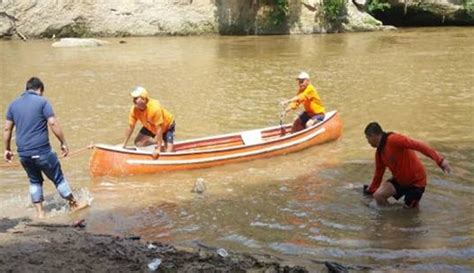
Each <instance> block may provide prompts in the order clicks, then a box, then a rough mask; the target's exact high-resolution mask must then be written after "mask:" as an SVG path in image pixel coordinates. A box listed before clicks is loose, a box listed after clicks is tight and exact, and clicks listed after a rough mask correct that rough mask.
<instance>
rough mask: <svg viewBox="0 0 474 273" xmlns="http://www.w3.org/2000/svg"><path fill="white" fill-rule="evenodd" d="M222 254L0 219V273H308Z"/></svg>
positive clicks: (268, 260)
mask: <svg viewBox="0 0 474 273" xmlns="http://www.w3.org/2000/svg"><path fill="white" fill-rule="evenodd" d="M84 224H87V223H85V222H84ZM221 254H222V253H221ZM225 254H226V253H224V255H219V254H218V253H217V251H216V250H215V249H211V248H206V247H205V246H203V247H201V248H199V249H183V248H181V249H178V248H176V247H174V246H171V245H165V244H162V243H159V242H145V241H143V240H141V239H140V237H138V236H132V237H126V238H122V237H117V236H111V235H100V234H91V233H88V232H86V231H85V230H84V228H83V227H81V225H77V222H76V223H46V222H36V221H35V222H33V221H32V220H31V219H28V218H22V219H10V218H1V219H0V272H149V271H150V270H149V268H148V264H149V263H150V262H151V261H153V260H154V259H156V258H159V259H161V261H162V262H161V264H160V266H159V267H158V269H157V270H156V272H308V270H307V269H305V268H304V267H301V266H296V265H285V264H284V262H283V261H281V260H279V259H278V258H276V257H272V256H268V255H250V254H244V253H234V252H232V251H228V253H227V254H228V255H227V256H226V255H225ZM223 256H225V257H223ZM323 272H324V271H323Z"/></svg>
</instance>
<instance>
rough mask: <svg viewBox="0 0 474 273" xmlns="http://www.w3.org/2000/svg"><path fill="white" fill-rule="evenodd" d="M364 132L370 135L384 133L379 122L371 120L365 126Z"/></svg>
mask: <svg viewBox="0 0 474 273" xmlns="http://www.w3.org/2000/svg"><path fill="white" fill-rule="evenodd" d="M364 133H365V134H366V135H368V136H374V135H375V136H378V135H381V134H383V130H382V127H381V126H380V124H378V123H377V122H371V123H369V124H368V125H367V127H365V130H364Z"/></svg>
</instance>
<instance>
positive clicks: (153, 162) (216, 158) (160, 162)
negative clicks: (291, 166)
mask: <svg viewBox="0 0 474 273" xmlns="http://www.w3.org/2000/svg"><path fill="white" fill-rule="evenodd" d="M325 131H326V128H324V127H323V128H321V129H318V130H317V131H315V132H313V133H311V134H309V135H307V136H305V137H303V138H301V139H299V140H296V141H293V142H289V143H285V144H281V145H276V146H272V147H268V148H264V149H260V150H256V151H249V152H244V153H237V154H231V155H223V156H214V157H207V158H198V159H184V160H159V159H158V160H137V159H128V160H127V161H126V162H127V163H128V164H131V165H185V164H188V165H189V164H199V163H208V162H214V161H221V160H228V159H234V158H239V157H248V156H253V155H257V154H263V153H268V152H273V151H276V150H281V149H285V148H288V147H291V146H295V145H298V144H300V143H303V142H305V141H308V140H310V139H312V138H314V137H316V136H317V135H319V134H322V133H324V132H325Z"/></svg>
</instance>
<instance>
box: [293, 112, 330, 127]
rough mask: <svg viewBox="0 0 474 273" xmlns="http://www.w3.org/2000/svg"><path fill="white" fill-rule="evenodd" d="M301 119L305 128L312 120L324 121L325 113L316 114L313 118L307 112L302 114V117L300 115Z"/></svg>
mask: <svg viewBox="0 0 474 273" xmlns="http://www.w3.org/2000/svg"><path fill="white" fill-rule="evenodd" d="M299 119H300V120H301V124H303V126H306V123H307V122H308V121H309V120H310V119H312V120H315V121H318V122H319V121H323V120H324V113H320V114H316V115H314V116H312V117H310V116H309V114H308V113H307V112H302V113H301V114H300V115H299Z"/></svg>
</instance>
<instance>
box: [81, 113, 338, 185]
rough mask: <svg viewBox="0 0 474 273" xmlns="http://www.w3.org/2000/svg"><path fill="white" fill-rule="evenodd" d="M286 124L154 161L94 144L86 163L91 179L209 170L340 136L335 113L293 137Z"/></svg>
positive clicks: (184, 145)
mask: <svg viewBox="0 0 474 273" xmlns="http://www.w3.org/2000/svg"><path fill="white" fill-rule="evenodd" d="M282 129H284V130H285V131H289V129H290V125H289V124H287V125H285V126H283V127H280V126H275V127H269V128H264V129H260V130H252V131H246V132H240V133H235V134H228V135H222V136H215V137H209V138H202V139H195V140H189V141H182V142H177V143H175V145H174V147H175V152H173V153H161V154H160V156H159V158H158V159H156V160H154V159H153V158H152V157H151V151H144V150H138V149H136V148H133V149H124V148H122V147H120V146H111V145H103V144H98V145H95V147H94V151H93V153H92V159H91V162H90V172H91V175H92V176H94V177H95V176H125V175H139V174H154V173H159V172H165V171H177V170H191V169H200V168H209V167H214V166H220V165H224V164H229V163H237V162H243V161H248V160H254V159H259V158H268V157H274V156H278V155H283V154H288V153H293V152H298V151H301V150H304V149H306V148H308V147H312V146H315V145H318V144H322V143H326V142H329V141H332V140H335V139H337V138H339V137H340V136H341V134H342V121H341V118H340V116H339V113H337V112H336V111H332V112H329V113H327V115H326V118H325V120H324V121H323V122H321V123H318V124H316V125H315V126H313V127H311V128H307V129H305V130H303V131H300V132H297V133H294V134H289V133H287V134H282Z"/></svg>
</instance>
